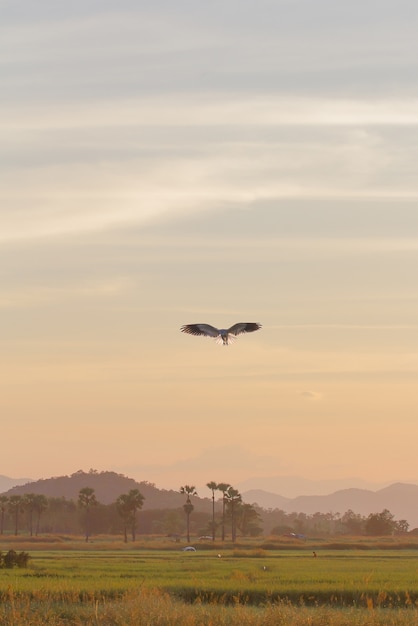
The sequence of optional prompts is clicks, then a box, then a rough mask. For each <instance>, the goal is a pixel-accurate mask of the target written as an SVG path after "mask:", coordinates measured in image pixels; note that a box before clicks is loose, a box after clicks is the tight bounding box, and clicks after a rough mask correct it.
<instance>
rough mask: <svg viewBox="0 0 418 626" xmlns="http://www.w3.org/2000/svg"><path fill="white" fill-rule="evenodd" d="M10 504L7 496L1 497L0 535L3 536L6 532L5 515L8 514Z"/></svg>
mask: <svg viewBox="0 0 418 626" xmlns="http://www.w3.org/2000/svg"><path fill="white" fill-rule="evenodd" d="M8 502H9V498H8V497H7V496H4V495H2V496H0V535H2V534H3V530H4V514H5V513H6V508H7V503H8Z"/></svg>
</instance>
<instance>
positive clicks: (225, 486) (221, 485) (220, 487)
mask: <svg viewBox="0 0 418 626" xmlns="http://www.w3.org/2000/svg"><path fill="white" fill-rule="evenodd" d="M230 486H231V485H230V484H229V483H219V485H218V487H217V489H218V491H221V492H222V541H225V504H226V497H225V494H226V492H227V491H228V489H229V487H230Z"/></svg>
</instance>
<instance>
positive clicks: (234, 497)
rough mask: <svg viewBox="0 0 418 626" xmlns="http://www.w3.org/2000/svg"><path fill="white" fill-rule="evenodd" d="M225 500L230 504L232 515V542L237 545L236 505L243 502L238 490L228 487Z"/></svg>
mask: <svg viewBox="0 0 418 626" xmlns="http://www.w3.org/2000/svg"><path fill="white" fill-rule="evenodd" d="M225 498H226V501H227V504H228V509H229V513H230V515H231V537H232V542H233V543H235V540H236V538H237V524H236V515H235V512H236V505H237V504H238V503H239V502H241V501H242V498H241V494H240V492H239V491H238V489H234V488H233V487H228V489H227V491H226V492H225Z"/></svg>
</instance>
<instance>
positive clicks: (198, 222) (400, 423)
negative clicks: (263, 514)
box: [0, 0, 418, 488]
mask: <svg viewBox="0 0 418 626" xmlns="http://www.w3.org/2000/svg"><path fill="white" fill-rule="evenodd" d="M261 4H262V5H263V7H261V5H260V3H259V2H257V3H256V2H252V1H250V0H249V1H248V2H245V3H242V2H241V3H238V2H237V0H232V1H231V2H229V3H228V6H225V4H222V7H221V6H220V5H216V6H215V4H213V3H212V4H210V6H209V5H207V6H206V5H204V4H203V3H195V4H193V5H191V4H190V3H189V2H186V1H185V0H180V2H179V3H176V11H173V8H172V5H170V4H169V3H168V2H163V1H162V0H157V2H155V3H153V4H152V6H151V5H150V4H149V3H145V2H130V1H126V2H122V3H120V4H118V6H117V7H116V6H115V5H114V3H110V2H107V1H102V2H91V3H89V4H88V6H86V5H85V3H83V2H81V0H75V1H74V2H72V3H71V6H66V7H64V6H63V5H61V3H60V5H59V6H58V5H57V4H53V3H51V2H48V1H46V0H41V1H40V2H38V3H37V4H36V9H35V7H34V6H33V5H32V3H30V2H29V1H28V0H24V1H23V2H21V3H20V4H19V6H20V7H21V6H22V5H25V6H26V9H27V10H26V11H24V10H22V11H17V9H16V5H15V4H14V3H8V4H7V6H6V11H5V16H4V20H3V22H4V23H3V26H2V28H3V30H4V37H2V41H3V43H2V46H3V47H4V54H3V58H5V59H7V62H5V65H4V76H3V79H2V84H3V89H4V91H5V94H6V96H5V98H4V100H3V104H2V109H3V111H2V112H3V114H2V115H1V116H0V120H1V121H0V136H1V142H0V159H1V163H2V171H3V176H2V179H3V180H2V188H1V191H0V204H1V209H0V251H1V252H0V253H1V256H2V263H1V267H2V270H1V272H0V314H1V317H2V324H1V331H0V332H1V342H2V357H3V358H2V361H1V365H0V391H1V393H0V410H1V414H2V416H3V427H2V440H3V443H4V445H3V447H2V463H1V467H0V473H1V474H5V475H8V476H13V477H22V476H26V477H30V478H34V479H36V478H40V477H43V478H47V477H49V476H57V475H61V474H68V473H73V472H74V471H77V470H78V469H84V470H88V469H89V468H95V469H98V470H107V469H109V470H115V471H118V472H122V473H126V474H128V475H129V476H132V477H134V478H137V479H138V480H149V481H151V482H155V483H156V484H157V486H159V487H170V488H178V487H179V486H180V485H181V484H185V483H188V484H196V485H198V486H200V485H204V484H205V483H206V482H208V481H211V480H215V481H226V482H231V483H239V482H242V481H245V480H247V479H249V478H252V477H257V476H258V477H260V485H261V484H262V477H265V476H276V475H277V476H286V475H298V476H304V477H306V478H311V479H316V478H317V479H329V478H333V479H334V478H341V479H343V478H347V477H348V478H350V477H353V478H356V477H357V478H359V479H363V480H365V481H369V482H388V481H395V480H405V481H418V470H417V467H416V465H417V464H416V443H415V442H416V440H417V435H418V428H417V425H416V419H417V413H418V411H417V408H418V407H417V393H416V391H417V375H418V322H417V319H418V317H417V314H418V292H417V279H416V268H417V266H418V263H417V262H418V211H417V197H418V182H417V177H416V172H415V169H414V163H416V157H417V154H416V153H417V145H418V144H417V141H416V132H417V130H416V129H417V123H418V115H417V107H416V102H417V93H416V85H417V84H418V83H417V81H414V80H413V77H414V75H415V74H416V66H415V65H413V63H412V60H411V59H414V58H417V57H416V54H415V55H414V52H415V53H416V52H418V50H416V48H417V46H418V44H417V43H416V37H415V34H414V32H413V28H412V26H411V24H413V20H411V12H412V13H413V14H415V13H417V12H418V8H417V7H416V6H415V5H414V4H413V3H411V2H408V1H407V0H405V1H404V2H403V0H401V5H402V4H405V7H404V8H406V6H407V7H408V11H409V13H408V12H405V11H402V10H401V8H399V6H398V5H397V6H396V7H395V6H394V5H393V4H391V3H385V2H384V3H381V4H379V7H380V9H379V11H378V17H379V19H378V20H376V11H375V7H376V3H374V2H372V1H369V2H365V3H362V6H361V7H360V5H359V6H358V7H357V8H356V7H355V6H354V7H352V6H350V7H346V8H345V9H344V11H342V9H341V7H340V10H336V9H334V8H333V7H335V5H334V3H331V2H330V0H320V1H319V2H318V3H316V4H315V11H314V12H312V11H313V9H312V7H311V3H309V2H308V0H298V2H297V3H290V2H288V1H286V0H282V1H279V2H275V3H271V2H267V0H265V1H264V0H262V2H261ZM296 4H297V5H298V6H297V7H296ZM262 9H263V10H262ZM311 12H312V14H311ZM303 15H305V18H303V19H302V17H301V16H303ZM308 17H309V19H308ZM416 17H417V16H416ZM388 33H390V38H389V39H388ZM296 49H297V50H298V54H295V50H296ZM415 78H416V77H415ZM237 321H256V322H260V323H262V324H263V329H262V330H261V332H257V333H254V334H249V335H246V336H241V337H240V338H239V339H238V340H237V341H236V342H235V344H234V345H233V346H230V347H227V348H225V347H223V346H218V345H216V344H215V342H214V341H212V340H209V339H206V338H200V337H191V336H186V335H183V334H182V333H180V332H179V328H180V326H181V325H182V324H185V323H196V322H206V323H210V324H214V325H215V326H219V327H221V326H222V327H225V326H229V325H231V324H233V323H235V322H237Z"/></svg>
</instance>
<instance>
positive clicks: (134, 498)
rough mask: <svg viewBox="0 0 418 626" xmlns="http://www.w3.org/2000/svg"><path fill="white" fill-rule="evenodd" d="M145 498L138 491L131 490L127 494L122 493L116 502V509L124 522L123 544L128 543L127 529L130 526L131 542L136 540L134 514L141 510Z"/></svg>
mask: <svg viewBox="0 0 418 626" xmlns="http://www.w3.org/2000/svg"><path fill="white" fill-rule="evenodd" d="M144 500H145V497H144V496H143V495H142V493H141V492H140V491H139V490H138V489H131V490H130V491H129V493H123V494H122V495H120V496H119V498H118V499H117V500H116V507H117V509H118V511H119V514H120V515H121V517H122V519H123V521H124V536H125V543H127V541H128V536H127V527H128V525H130V527H131V533H132V541H135V539H136V512H137V511H138V510H139V509H142V505H143V504H144Z"/></svg>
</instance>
